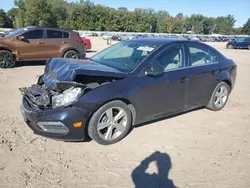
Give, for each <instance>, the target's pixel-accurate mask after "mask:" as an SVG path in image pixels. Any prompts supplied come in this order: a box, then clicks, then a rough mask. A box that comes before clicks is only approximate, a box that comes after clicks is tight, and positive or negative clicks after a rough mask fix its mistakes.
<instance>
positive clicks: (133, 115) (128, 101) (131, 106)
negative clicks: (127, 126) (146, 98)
mask: <svg viewBox="0 0 250 188" xmlns="http://www.w3.org/2000/svg"><path fill="white" fill-rule="evenodd" d="M112 101H122V102H124V103H125V104H126V105H127V106H128V108H129V110H130V112H131V114H132V125H135V120H136V108H135V106H134V105H133V104H132V103H131V101H130V100H128V99H126V98H113V99H111V100H107V101H105V102H104V103H102V104H101V105H99V106H98V107H97V108H96V109H95V110H94V111H93V112H92V113H91V114H90V116H89V118H88V119H90V118H91V117H92V115H93V114H94V113H95V112H96V111H97V110H98V109H99V108H100V107H102V106H103V105H105V104H107V103H109V102H112ZM88 121H89V120H88Z"/></svg>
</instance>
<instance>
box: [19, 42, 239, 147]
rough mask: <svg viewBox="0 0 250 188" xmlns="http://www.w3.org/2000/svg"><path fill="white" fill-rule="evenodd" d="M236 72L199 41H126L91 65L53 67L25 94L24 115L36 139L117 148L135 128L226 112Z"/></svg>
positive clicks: (62, 62) (61, 62)
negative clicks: (88, 141) (202, 112)
mask: <svg viewBox="0 0 250 188" xmlns="http://www.w3.org/2000/svg"><path fill="white" fill-rule="evenodd" d="M236 68H237V66H236V64H235V63H234V62H233V61H232V60H231V59H228V58H226V57H225V56H224V55H222V54H221V53H220V52H218V51H217V50H216V49H214V48H212V47H211V46H208V45H206V44H203V43H199V42H195V41H188V40H178V39H166V38H159V39H157V38H153V39H150V38H141V39H134V40H130V41H123V42H119V43H117V44H115V45H113V46H111V47H109V48H107V49H105V50H103V51H101V52H100V53H98V54H96V55H95V56H93V57H92V58H90V59H88V60H73V59H56V58H55V59H50V60H48V61H47V63H46V67H45V72H44V74H43V75H42V76H40V77H39V79H38V81H37V83H36V84H34V85H33V86H31V87H29V88H20V91H21V93H22V94H23V99H22V104H21V111H22V114H23V117H24V120H25V122H26V123H27V124H28V125H29V126H30V128H31V129H33V131H34V132H35V133H36V134H40V135H43V136H46V137H51V138H55V139H61V140H70V141H76V140H84V139H85V138H86V137H87V136H90V137H91V138H92V139H94V140H95V141H96V142H98V143H100V144H113V143H116V142H118V141H120V140H121V139H122V138H124V137H125V136H126V134H127V133H128V131H129V129H130V128H131V126H133V125H138V124H141V123H145V122H149V121H151V120H156V119H159V118H162V117H167V116H169V115H173V114H177V113H180V112H184V111H189V110H191V109H194V108H198V107H207V108H208V109H211V110H214V111H218V110H221V109H222V108H223V107H224V106H225V105H226V103H227V100H228V97H229V94H230V92H231V90H232V89H233V87H234V83H235V79H236Z"/></svg>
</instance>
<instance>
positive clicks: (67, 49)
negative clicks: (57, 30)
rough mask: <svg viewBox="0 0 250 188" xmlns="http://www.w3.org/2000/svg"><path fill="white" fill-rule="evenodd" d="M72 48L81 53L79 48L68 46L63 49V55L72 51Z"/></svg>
mask: <svg viewBox="0 0 250 188" xmlns="http://www.w3.org/2000/svg"><path fill="white" fill-rule="evenodd" d="M70 50H74V51H76V52H77V53H80V52H79V51H78V50H77V48H74V47H68V48H65V49H63V51H62V53H61V57H63V56H64V55H65V54H66V52H68V51H70Z"/></svg>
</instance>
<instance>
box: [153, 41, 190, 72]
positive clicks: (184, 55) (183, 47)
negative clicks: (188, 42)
mask: <svg viewBox="0 0 250 188" xmlns="http://www.w3.org/2000/svg"><path fill="white" fill-rule="evenodd" d="M173 46H180V47H181V50H182V54H183V57H182V60H183V62H182V63H183V67H181V68H173V69H170V70H164V72H165V73H166V72H171V71H175V70H181V69H185V68H186V63H187V62H186V61H187V59H186V51H185V46H184V44H183V43H174V44H170V45H167V46H166V47H164V48H163V49H162V50H161V51H160V52H158V54H157V55H156V56H155V57H154V58H153V59H152V60H157V58H158V57H160V56H161V55H162V54H164V52H166V50H168V49H169V48H171V47H173Z"/></svg>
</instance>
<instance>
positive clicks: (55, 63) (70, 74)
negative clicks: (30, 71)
mask: <svg viewBox="0 0 250 188" xmlns="http://www.w3.org/2000/svg"><path fill="white" fill-rule="evenodd" d="M77 75H86V76H103V77H115V78H125V77H126V76H127V74H126V73H123V72H121V71H119V70H117V69H114V68H112V67H108V66H105V65H101V64H98V63H95V62H93V61H90V60H76V59H66V58H53V59H49V60H48V61H47V63H46V67H45V71H44V76H43V81H44V83H45V85H46V86H47V87H49V88H53V87H55V85H56V83H57V82H63V81H67V82H70V81H74V80H75V78H76V76H77Z"/></svg>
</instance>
